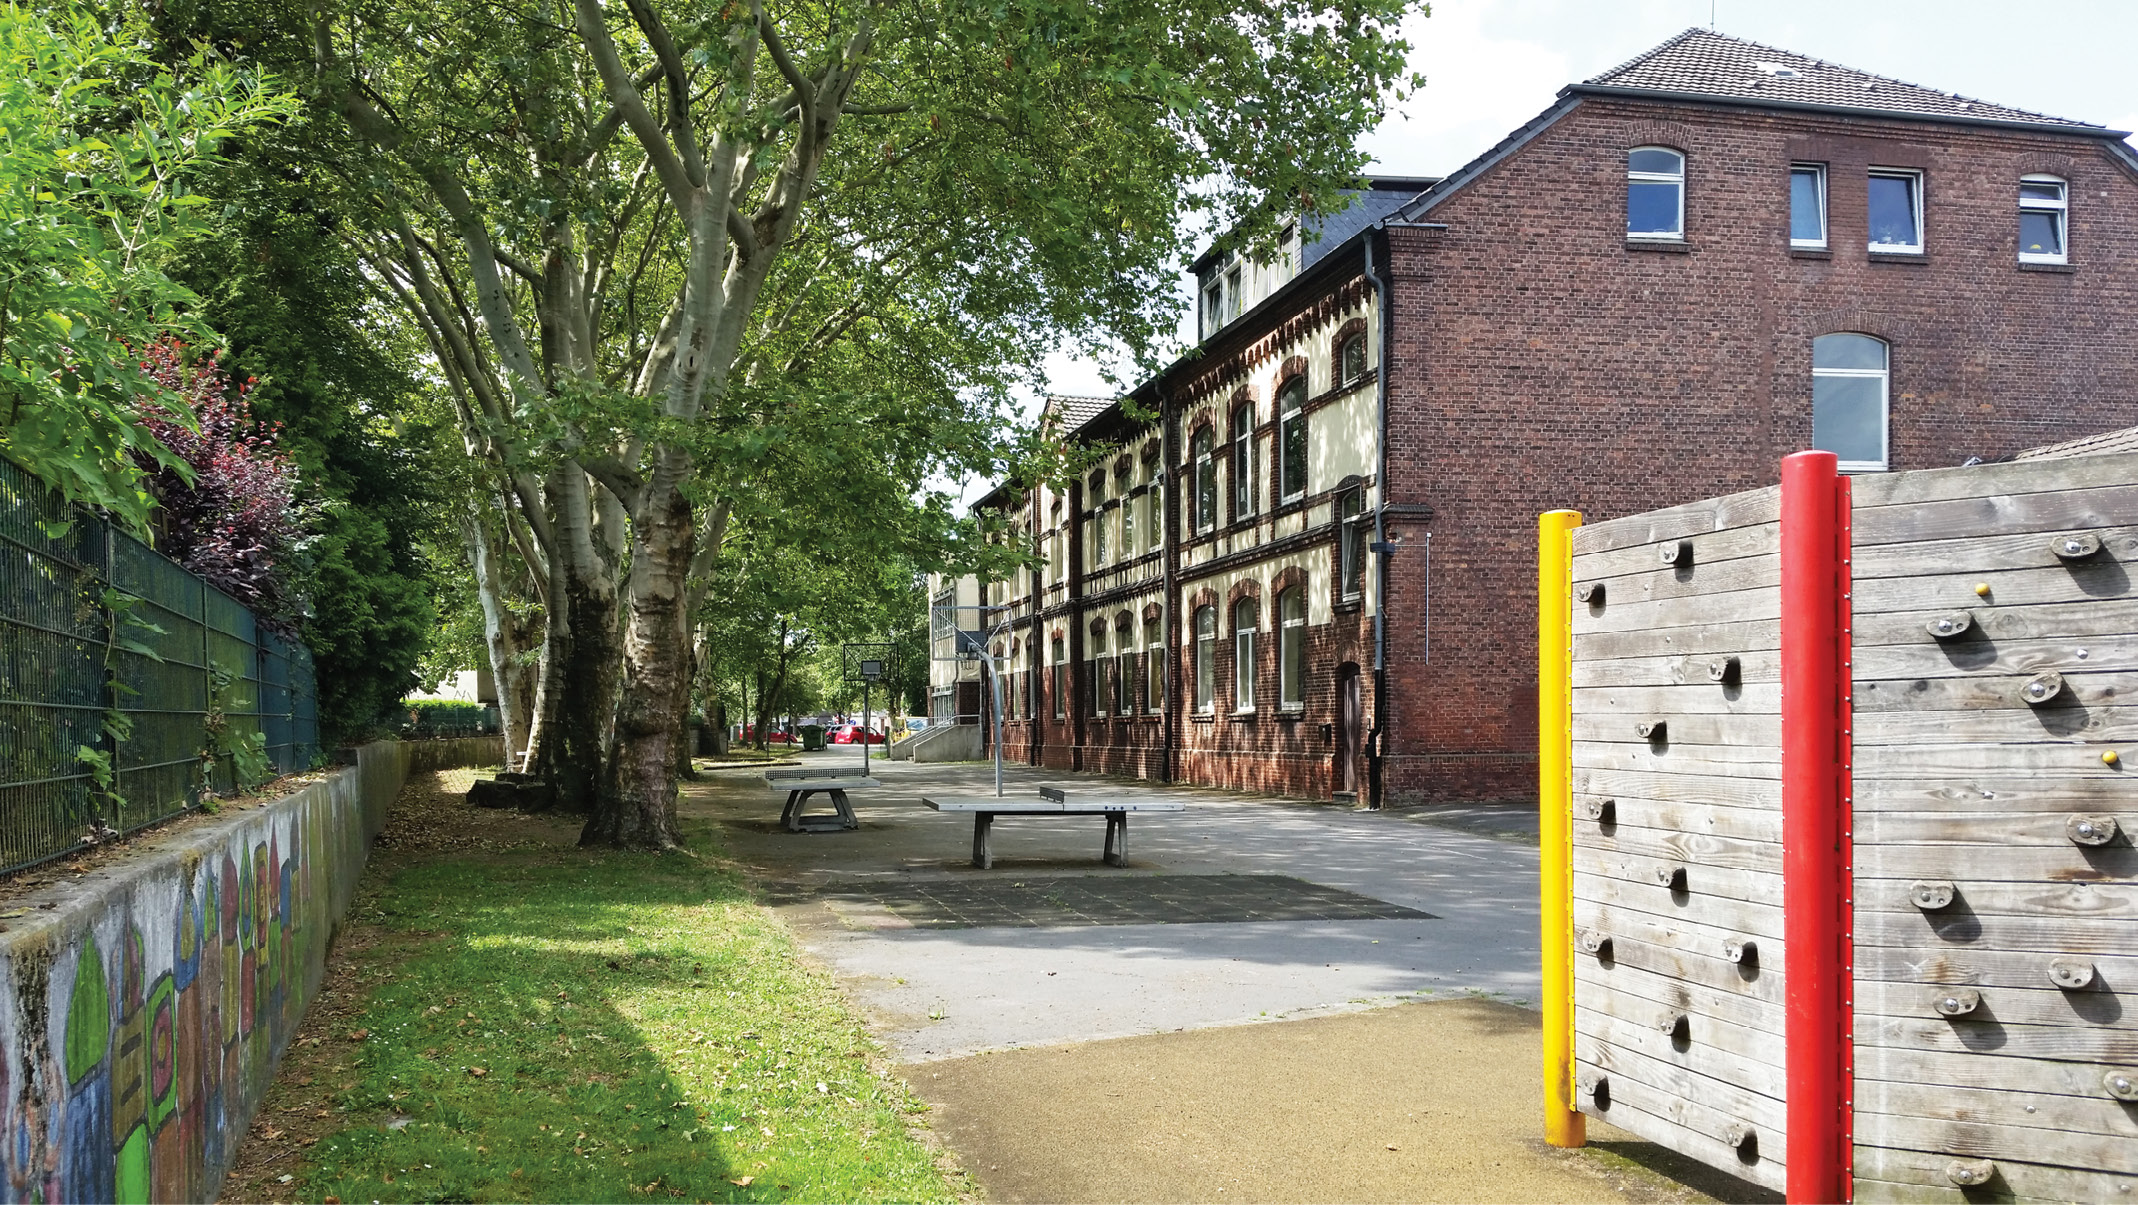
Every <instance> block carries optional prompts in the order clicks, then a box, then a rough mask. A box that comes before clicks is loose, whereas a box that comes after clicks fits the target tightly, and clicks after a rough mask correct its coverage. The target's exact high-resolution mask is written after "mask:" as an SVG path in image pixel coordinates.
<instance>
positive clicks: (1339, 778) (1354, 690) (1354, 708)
mask: <svg viewBox="0 0 2138 1205" xmlns="http://www.w3.org/2000/svg"><path fill="white" fill-rule="evenodd" d="M1365 719H1366V708H1365V703H1364V700H1362V699H1361V698H1360V696H1359V667H1358V665H1357V663H1356V662H1351V661H1346V662H1344V663H1343V664H1342V665H1340V666H1338V667H1337V669H1336V789H1337V790H1339V791H1350V792H1352V793H1354V794H1356V793H1357V792H1358V789H1359V740H1360V737H1361V736H1362V735H1363V733H1362V729H1363V728H1364V726H1365Z"/></svg>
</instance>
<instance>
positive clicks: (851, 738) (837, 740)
mask: <svg viewBox="0 0 2138 1205" xmlns="http://www.w3.org/2000/svg"><path fill="white" fill-rule="evenodd" d="M864 732H867V740H868V743H869V744H871V745H881V744H883V743H884V736H883V733H881V732H876V731H872V730H867V729H864V728H862V727H861V725H859V724H839V725H835V726H834V727H833V728H832V729H831V730H830V731H829V732H827V733H826V734H825V739H826V740H829V741H830V742H831V743H832V744H834V745H858V744H861V743H862V739H863V737H862V734H863V733H864Z"/></svg>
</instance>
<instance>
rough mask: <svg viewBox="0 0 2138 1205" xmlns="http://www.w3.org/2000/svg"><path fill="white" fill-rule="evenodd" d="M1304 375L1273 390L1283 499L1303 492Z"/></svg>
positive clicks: (1303, 493)
mask: <svg viewBox="0 0 2138 1205" xmlns="http://www.w3.org/2000/svg"><path fill="white" fill-rule="evenodd" d="M1306 404H1307V378H1306V374H1304V373H1302V374H1300V375H1299V376H1296V377H1293V378H1292V379H1291V380H1289V381H1287V382H1285V385H1284V388H1283V389H1282V390H1280V391H1279V392H1278V394H1277V446H1278V453H1277V469H1278V474H1277V475H1278V482H1277V494H1278V496H1279V497H1280V498H1282V499H1284V500H1285V501H1286V502H1290V501H1292V500H1293V499H1294V498H1298V497H1301V496H1303V495H1305V493H1306V492H1307V413H1306Z"/></svg>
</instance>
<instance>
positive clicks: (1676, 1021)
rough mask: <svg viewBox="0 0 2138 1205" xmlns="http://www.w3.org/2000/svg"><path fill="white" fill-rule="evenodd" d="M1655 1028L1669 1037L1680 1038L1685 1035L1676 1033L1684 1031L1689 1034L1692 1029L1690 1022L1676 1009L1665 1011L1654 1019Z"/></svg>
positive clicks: (1689, 1019)
mask: <svg viewBox="0 0 2138 1205" xmlns="http://www.w3.org/2000/svg"><path fill="white" fill-rule="evenodd" d="M1655 1027H1656V1028H1657V1029H1659V1030H1661V1031H1662V1032H1664V1033H1667V1034H1669V1035H1670V1036H1671V1037H1674V1038H1675V1037H1681V1036H1685V1035H1683V1034H1680V1033H1679V1032H1678V1031H1679V1030H1685V1031H1687V1033H1688V1034H1689V1033H1690V1032H1691V1029H1692V1020H1691V1018H1689V1017H1687V1016H1686V1015H1685V1014H1684V1013H1681V1012H1679V1011H1677V1010H1676V1009H1665V1010H1663V1013H1662V1015H1661V1016H1659V1017H1657V1018H1656V1023H1655Z"/></svg>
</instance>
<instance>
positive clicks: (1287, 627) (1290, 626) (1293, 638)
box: [1276, 586, 1307, 711]
mask: <svg viewBox="0 0 2138 1205" xmlns="http://www.w3.org/2000/svg"><path fill="white" fill-rule="evenodd" d="M1292 598H1297V599H1298V600H1299V614H1298V615H1297V616H1291V615H1286V614H1285V613H1284V610H1285V602H1286V600H1287V599H1292ZM1276 613H1277V707H1278V709H1279V710H1280V711H1304V710H1306V706H1307V681H1306V679H1307V665H1306V659H1307V654H1306V649H1307V592H1306V587H1304V586H1293V587H1292V588H1290V589H1288V590H1286V591H1284V592H1283V593H1281V594H1279V595H1278V596H1277V606H1276Z"/></svg>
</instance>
